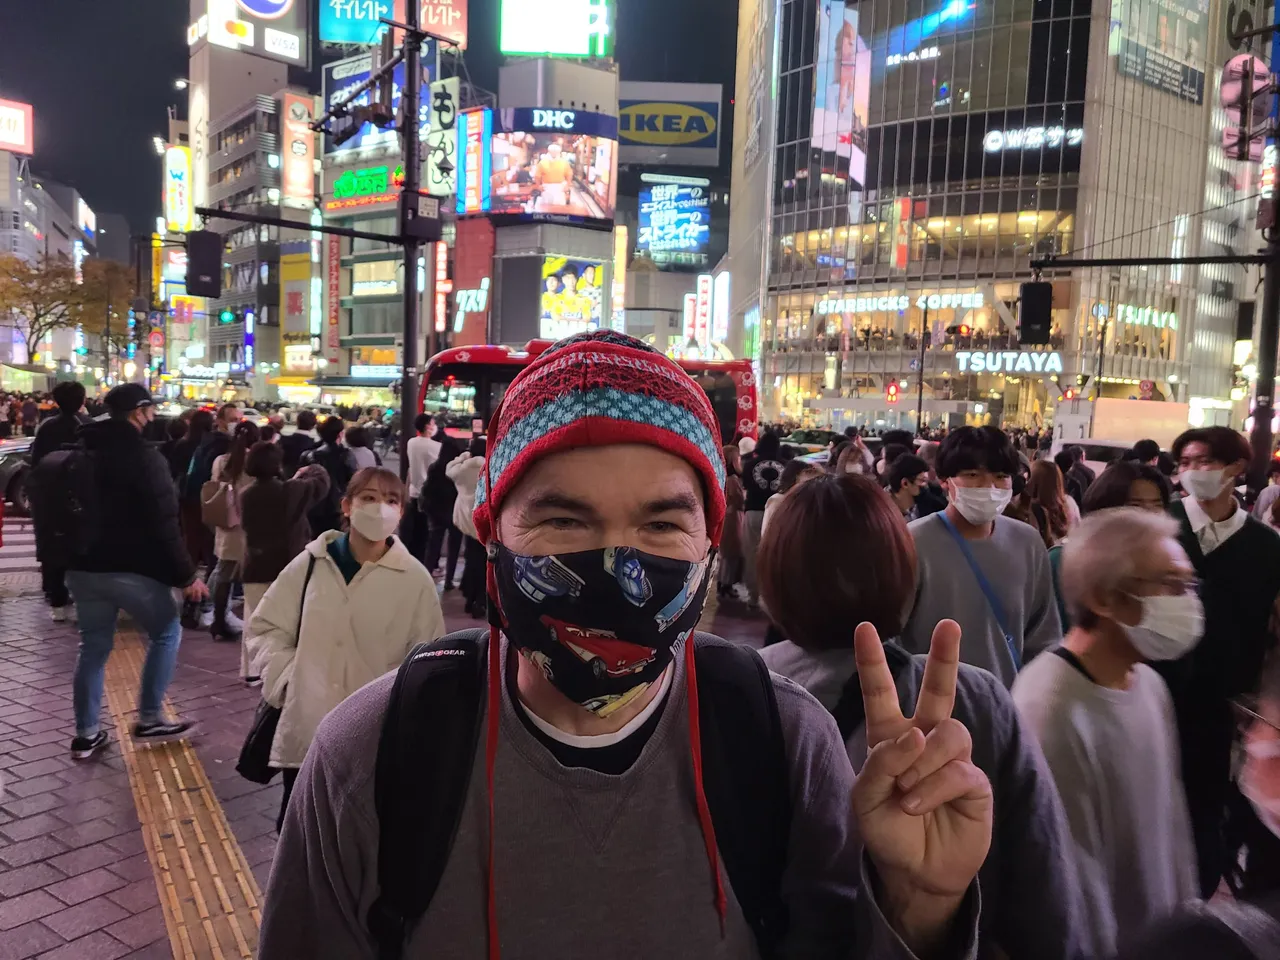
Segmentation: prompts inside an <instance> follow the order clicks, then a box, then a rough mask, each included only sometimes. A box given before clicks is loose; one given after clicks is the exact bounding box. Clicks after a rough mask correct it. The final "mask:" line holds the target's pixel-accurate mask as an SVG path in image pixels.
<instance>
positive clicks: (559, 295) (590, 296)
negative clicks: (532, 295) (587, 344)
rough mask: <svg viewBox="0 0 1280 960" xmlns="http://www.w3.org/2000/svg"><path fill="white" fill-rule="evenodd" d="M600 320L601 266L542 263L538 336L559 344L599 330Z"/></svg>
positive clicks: (555, 260)
mask: <svg viewBox="0 0 1280 960" xmlns="http://www.w3.org/2000/svg"><path fill="white" fill-rule="evenodd" d="M603 318H604V266H603V265H602V264H599V263H593V262H591V261H588V260H571V259H569V258H567V257H546V258H545V259H544V260H543V261H542V316H541V319H540V320H539V322H538V336H539V337H540V338H542V339H544V340H560V339H561V338H563V337H571V336H573V335H574V334H575V333H586V332H588V331H591V330H599V329H600V325H601V322H602V320H603Z"/></svg>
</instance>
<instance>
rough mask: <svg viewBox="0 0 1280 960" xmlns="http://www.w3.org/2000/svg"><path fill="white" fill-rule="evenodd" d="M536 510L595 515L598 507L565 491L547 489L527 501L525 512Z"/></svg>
mask: <svg viewBox="0 0 1280 960" xmlns="http://www.w3.org/2000/svg"><path fill="white" fill-rule="evenodd" d="M534 510H567V511H569V512H570V513H578V514H585V515H589V516H594V515H595V512H596V509H595V507H593V506H592V505H591V504H589V503H587V501H585V500H579V499H578V498H577V497H571V496H569V495H568V494H564V493H555V492H552V491H547V492H546V493H536V494H534V495H533V496H532V497H530V498H529V500H528V501H526V503H525V505H524V512H525V513H530V512H532V511H534Z"/></svg>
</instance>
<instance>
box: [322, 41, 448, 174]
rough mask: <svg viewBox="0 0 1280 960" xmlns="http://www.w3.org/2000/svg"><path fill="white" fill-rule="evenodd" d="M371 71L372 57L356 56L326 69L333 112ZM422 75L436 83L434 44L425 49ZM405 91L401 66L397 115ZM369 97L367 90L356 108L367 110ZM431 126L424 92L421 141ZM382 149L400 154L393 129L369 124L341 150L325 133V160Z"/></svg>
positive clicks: (396, 77) (395, 80) (395, 76)
mask: <svg viewBox="0 0 1280 960" xmlns="http://www.w3.org/2000/svg"><path fill="white" fill-rule="evenodd" d="M372 70H373V54H372V53H362V54H357V55H356V56H354V57H347V58H346V59H345V60H337V61H335V62H333V63H330V64H328V65H326V66H325V68H324V98H325V103H326V104H328V105H329V107H330V108H332V107H333V106H334V104H337V103H340V102H343V101H345V100H346V99H347V98H348V97H350V96H351V92H352V91H353V90H355V89H356V88H357V87H359V86H360V85H361V84H363V83H367V82H368V80H369V76H370V73H371V72H372ZM422 71H423V75H424V77H425V79H426V82H427V83H430V82H431V81H432V80H434V79H435V71H436V54H435V41H434V40H429V41H428V42H427V43H426V45H425V46H424V47H423V55H422ZM403 88H404V64H400V65H399V66H398V67H396V69H395V71H394V72H393V73H392V76H391V105H392V108H393V109H394V110H395V111H397V112H398V111H399V109H400V95H401V92H402V90H403ZM369 95H370V93H369V91H368V90H366V91H365V92H364V93H362V94H361V95H360V96H358V97H357V98H356V99H355V100H354V101H353V105H354V106H362V107H363V106H368V104H369ZM430 123H431V102H430V98H429V97H427V96H426V95H425V91H424V95H423V97H422V99H421V101H420V104H419V109H418V134H419V139H421V140H426V139H427V131H428V128H429V127H430ZM379 147H386V148H388V149H390V150H391V151H393V152H398V151H399V149H400V134H399V133H397V132H396V130H395V129H394V128H387V129H385V130H384V129H380V128H378V127H375V126H374V125H373V124H371V123H366V124H365V125H364V126H362V127H361V128H360V132H359V133H357V134H356V135H355V136H354V137H352V138H351V139H350V140H347V141H346V142H344V143H343V144H342V145H341V146H339V145H337V144H335V143H334V142H333V137H331V136H330V135H329V134H327V133H326V134H325V135H324V154H325V156H326V157H332V156H334V155H336V154H345V153H359V152H361V151H366V150H374V149H375V148H379Z"/></svg>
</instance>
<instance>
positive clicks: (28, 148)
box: [0, 100, 35, 156]
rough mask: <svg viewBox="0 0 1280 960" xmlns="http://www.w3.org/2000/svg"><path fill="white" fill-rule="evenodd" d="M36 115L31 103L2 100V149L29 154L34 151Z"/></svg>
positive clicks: (0, 144)
mask: <svg viewBox="0 0 1280 960" xmlns="http://www.w3.org/2000/svg"><path fill="white" fill-rule="evenodd" d="M34 115H35V114H34V111H33V110H32V109H31V104H29V103H17V102H15V101H13V100H0V150H8V151H9V152H10V153H25V154H27V155H28V156H29V155H30V154H31V153H33V152H34V150H35V134H34V131H33V129H32V128H33V127H34V126H35V122H34Z"/></svg>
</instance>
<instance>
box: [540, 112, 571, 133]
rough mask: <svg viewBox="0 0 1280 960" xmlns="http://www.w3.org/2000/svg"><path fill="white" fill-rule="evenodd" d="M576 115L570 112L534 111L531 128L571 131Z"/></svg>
mask: <svg viewBox="0 0 1280 960" xmlns="http://www.w3.org/2000/svg"><path fill="white" fill-rule="evenodd" d="M576 121H577V115H576V114H575V113H574V111H572V110H535V111H533V126H534V129H536V130H572V129H573V127H574V123H575V122H576Z"/></svg>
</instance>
